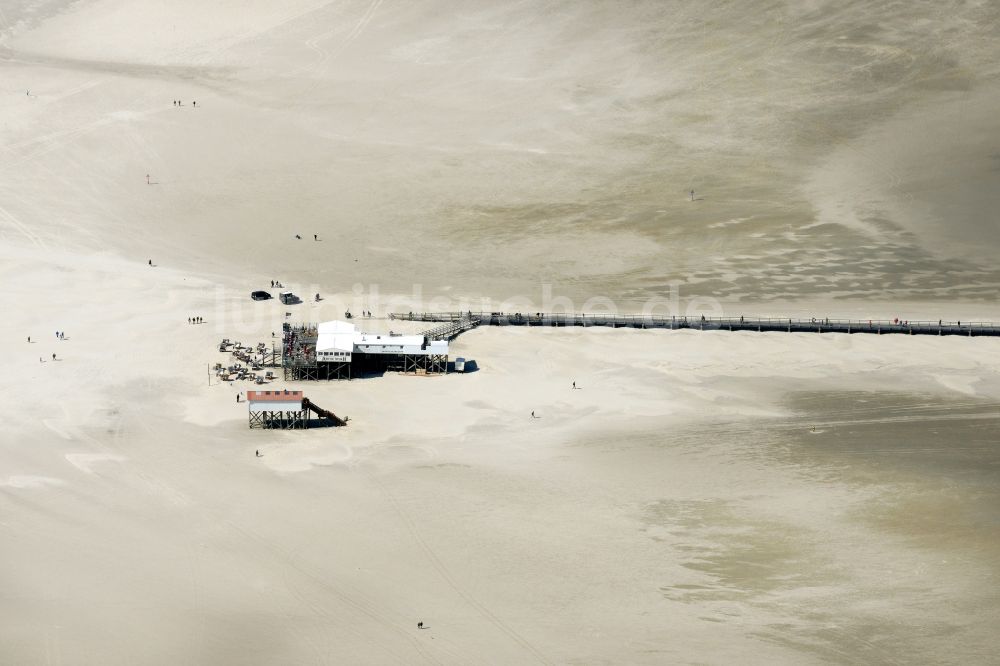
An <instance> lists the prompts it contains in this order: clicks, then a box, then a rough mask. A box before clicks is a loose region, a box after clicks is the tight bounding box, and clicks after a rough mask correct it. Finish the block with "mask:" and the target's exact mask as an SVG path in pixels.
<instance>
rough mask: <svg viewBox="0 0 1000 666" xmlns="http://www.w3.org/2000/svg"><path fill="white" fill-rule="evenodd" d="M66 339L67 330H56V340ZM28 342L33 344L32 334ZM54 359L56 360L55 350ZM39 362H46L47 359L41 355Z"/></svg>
mask: <svg viewBox="0 0 1000 666" xmlns="http://www.w3.org/2000/svg"><path fill="white" fill-rule="evenodd" d="M65 339H66V332H65V331H56V340H65ZM28 344H29V345H30V344H31V336H30V335H29V336H28ZM52 360H53V361H55V360H56V355H55V352H53V353H52ZM38 362H39V363H45V359H44V358H42V357H41V356H39V357H38Z"/></svg>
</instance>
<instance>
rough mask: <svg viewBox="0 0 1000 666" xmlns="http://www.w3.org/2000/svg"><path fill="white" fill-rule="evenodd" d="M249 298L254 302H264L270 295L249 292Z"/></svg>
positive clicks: (261, 292)
mask: <svg viewBox="0 0 1000 666" xmlns="http://www.w3.org/2000/svg"><path fill="white" fill-rule="evenodd" d="M250 298H252V299H253V300H255V301H266V300H268V299H269V298H271V294H269V293H267V292H266V291H252V292H250Z"/></svg>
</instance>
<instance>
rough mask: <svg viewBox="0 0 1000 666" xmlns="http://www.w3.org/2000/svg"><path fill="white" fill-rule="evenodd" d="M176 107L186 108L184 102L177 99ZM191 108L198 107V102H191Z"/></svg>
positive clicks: (175, 101)
mask: <svg viewBox="0 0 1000 666" xmlns="http://www.w3.org/2000/svg"><path fill="white" fill-rule="evenodd" d="M174 106H184V102H182V101H181V100H179V99H175V100H174ZM191 106H198V102H191Z"/></svg>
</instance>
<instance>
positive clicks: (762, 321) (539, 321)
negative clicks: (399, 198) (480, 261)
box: [390, 312, 1000, 340]
mask: <svg viewBox="0 0 1000 666" xmlns="http://www.w3.org/2000/svg"><path fill="white" fill-rule="evenodd" d="M390 316H392V317H394V318H395V319H401V320H404V321H423V322H440V323H441V325H440V326H437V327H435V328H432V329H430V330H428V331H426V332H425V333H424V335H425V336H427V338H428V339H431V340H438V339H448V340H451V339H453V338H455V337H457V336H458V335H459V334H461V333H463V332H464V331H468V330H470V329H473V328H476V327H477V326H583V327H587V326H607V327H611V328H666V329H670V330H680V329H694V330H699V331H754V332H761V333H762V332H780V333H848V334H854V333H870V334H874V335H886V334H902V335H963V336H966V337H984V336H986V337H1000V323H993V322H982V321H906V322H893V321H885V320H867V319H865V320H858V319H795V318H787V317H745V316H744V317H671V316H664V315H620V314H619V315H612V314H583V313H578V314H574V313H563V314H552V313H545V312H532V313H520V312H416V313H415V312H409V313H395V314H393V315H390ZM436 336H437V337H436Z"/></svg>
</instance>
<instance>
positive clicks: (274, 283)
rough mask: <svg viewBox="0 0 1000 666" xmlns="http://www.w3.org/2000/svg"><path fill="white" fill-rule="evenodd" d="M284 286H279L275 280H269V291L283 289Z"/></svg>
mask: <svg viewBox="0 0 1000 666" xmlns="http://www.w3.org/2000/svg"><path fill="white" fill-rule="evenodd" d="M284 286H285V285H283V284H281V283H280V282H278V281H277V280H271V289H274V288H275V287H277V288H278V289H282V288H284Z"/></svg>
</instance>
